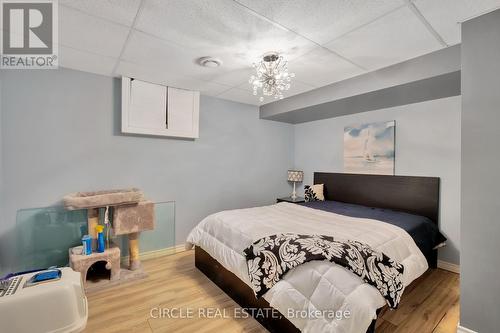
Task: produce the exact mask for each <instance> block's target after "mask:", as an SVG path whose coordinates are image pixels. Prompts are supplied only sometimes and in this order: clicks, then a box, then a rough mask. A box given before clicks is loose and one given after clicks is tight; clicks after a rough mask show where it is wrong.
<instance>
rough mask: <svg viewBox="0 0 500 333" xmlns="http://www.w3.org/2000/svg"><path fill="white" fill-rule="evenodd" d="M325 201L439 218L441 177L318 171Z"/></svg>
mask: <svg viewBox="0 0 500 333" xmlns="http://www.w3.org/2000/svg"><path fill="white" fill-rule="evenodd" d="M314 184H325V200H334V201H341V202H346V203H352V204H358V205H363V206H369V207H379V208H387V209H393V210H398V211H403V212H407V213H411V214H415V215H421V216H425V217H428V218H429V219H431V220H432V221H433V222H434V223H436V224H438V220H439V178H438V177H414V176H385V175H361V174H349V173H326V172H315V173H314Z"/></svg>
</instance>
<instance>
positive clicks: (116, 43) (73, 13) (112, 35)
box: [59, 6, 130, 57]
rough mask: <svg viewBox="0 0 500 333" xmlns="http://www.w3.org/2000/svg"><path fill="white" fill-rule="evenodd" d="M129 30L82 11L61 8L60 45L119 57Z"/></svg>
mask: <svg viewBox="0 0 500 333" xmlns="http://www.w3.org/2000/svg"><path fill="white" fill-rule="evenodd" d="M129 30H130V29H129V28H126V27H124V26H122V25H118V24H115V23H112V22H109V21H106V20H103V19H100V18H97V17H94V16H91V15H88V14H85V13H83V12H81V11H78V10H75V9H71V8H69V7H65V6H61V7H60V8H59V44H61V45H64V46H69V47H72V48H75V49H79V50H82V51H87V52H90V53H94V54H99V55H103V56H109V57H118V56H119V55H120V52H121V50H122V48H123V45H124V44H125V40H126V39H127V36H128V33H129Z"/></svg>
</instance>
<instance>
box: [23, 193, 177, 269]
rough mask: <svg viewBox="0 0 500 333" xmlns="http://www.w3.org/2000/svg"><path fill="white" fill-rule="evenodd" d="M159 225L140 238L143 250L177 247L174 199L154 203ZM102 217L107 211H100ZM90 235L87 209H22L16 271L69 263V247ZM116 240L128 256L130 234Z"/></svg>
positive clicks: (79, 243)
mask: <svg viewBox="0 0 500 333" xmlns="http://www.w3.org/2000/svg"><path fill="white" fill-rule="evenodd" d="M155 215H156V225H155V229H154V230H150V231H144V232H142V233H141V237H140V250H141V253H145V252H150V251H157V250H161V249H165V248H169V247H173V246H175V202H173V201H169V202H159V203H155ZM99 216H100V220H101V223H102V219H103V216H104V211H103V210H101V211H100V214H99ZM85 234H87V210H77V211H66V210H65V209H64V208H63V207H46V208H34V209H21V210H19V211H18V212H17V219H16V237H17V258H18V260H17V261H16V265H15V271H16V272H19V271H24V270H32V269H38V268H46V267H49V266H66V265H67V264H68V249H69V248H70V247H73V246H78V245H81V239H82V236H83V235H85ZM113 241H114V242H115V243H117V244H119V245H120V247H121V249H122V256H127V255H128V247H127V237H126V235H124V236H118V237H116V238H114V239H113Z"/></svg>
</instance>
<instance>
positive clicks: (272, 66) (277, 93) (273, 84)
mask: <svg viewBox="0 0 500 333" xmlns="http://www.w3.org/2000/svg"><path fill="white" fill-rule="evenodd" d="M253 67H254V68H255V71H256V72H257V74H256V75H252V76H251V77H250V80H248V82H249V83H250V84H252V86H253V94H254V95H255V96H257V94H258V91H259V89H262V94H263V95H264V96H274V98H275V99H282V98H283V92H284V91H287V90H288V89H290V82H291V81H292V78H293V77H295V74H294V73H288V61H286V60H285V59H284V58H283V56H280V55H279V54H278V53H276V52H269V53H266V54H265V55H264V56H263V57H262V60H261V61H260V62H259V63H254V64H253ZM264 96H260V97H259V100H260V101H261V102H262V101H264Z"/></svg>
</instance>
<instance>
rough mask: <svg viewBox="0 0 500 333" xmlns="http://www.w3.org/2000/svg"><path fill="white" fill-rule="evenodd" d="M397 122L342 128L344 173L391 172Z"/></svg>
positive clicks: (391, 173)
mask: <svg viewBox="0 0 500 333" xmlns="http://www.w3.org/2000/svg"><path fill="white" fill-rule="evenodd" d="M395 128H396V122H395V121H394V120H392V121H386V122H378V123H371V124H361V125H353V126H346V127H344V172H347V173H363V174H377V175H394V159H395V140H394V138H395Z"/></svg>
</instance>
